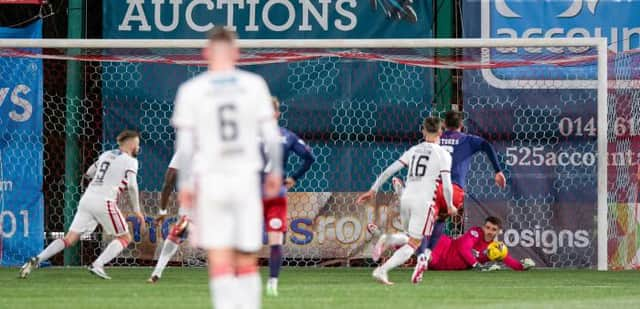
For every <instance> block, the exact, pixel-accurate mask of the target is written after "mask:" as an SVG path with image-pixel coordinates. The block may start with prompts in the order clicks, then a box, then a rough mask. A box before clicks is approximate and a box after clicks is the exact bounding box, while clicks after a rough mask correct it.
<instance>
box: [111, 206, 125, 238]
mask: <svg viewBox="0 0 640 309" xmlns="http://www.w3.org/2000/svg"><path fill="white" fill-rule="evenodd" d="M113 208H114V209H115V211H116V215H117V216H118V219H119V220H120V225H121V226H122V231H123V232H124V231H126V230H127V228H126V227H125V224H126V223H125V221H124V220H123V219H122V215H121V214H120V210H119V209H118V207H117V206H115V207H113Z"/></svg>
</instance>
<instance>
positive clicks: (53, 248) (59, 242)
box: [38, 239, 68, 262]
mask: <svg viewBox="0 0 640 309" xmlns="http://www.w3.org/2000/svg"><path fill="white" fill-rule="evenodd" d="M66 247H68V245H67V242H65V240H64V239H56V240H54V241H52V242H51V243H50V244H49V245H48V246H47V248H45V249H44V250H42V252H40V254H38V262H44V261H46V260H48V259H50V258H51V257H52V256H54V255H56V254H58V253H59V252H60V251H62V250H64V248H66Z"/></svg>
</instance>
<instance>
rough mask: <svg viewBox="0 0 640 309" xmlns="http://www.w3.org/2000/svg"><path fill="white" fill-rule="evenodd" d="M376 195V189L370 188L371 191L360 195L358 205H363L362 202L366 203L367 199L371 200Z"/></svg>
mask: <svg viewBox="0 0 640 309" xmlns="http://www.w3.org/2000/svg"><path fill="white" fill-rule="evenodd" d="M374 196H376V191H373V190H369V191H367V192H365V193H363V194H362V195H360V196H358V199H357V200H356V204H357V205H362V204H364V203H366V202H367V201H369V200H370V199H372V198H373V197H374Z"/></svg>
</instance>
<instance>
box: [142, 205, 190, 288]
mask: <svg viewBox="0 0 640 309" xmlns="http://www.w3.org/2000/svg"><path fill="white" fill-rule="evenodd" d="M188 233H189V218H188V217H187V216H180V219H179V220H178V222H176V224H174V225H173V226H172V227H171V232H169V236H167V239H165V241H164V244H163V245H162V251H161V252H160V257H159V258H158V263H157V264H156V267H155V268H154V269H153V273H151V277H149V279H148V280H147V282H149V283H156V282H157V281H158V280H160V278H161V277H162V272H163V271H164V269H165V268H166V267H167V264H168V263H169V260H171V257H173V255H174V254H176V252H178V248H179V247H180V244H181V243H182V240H183V239H185V238H186V237H187V235H188Z"/></svg>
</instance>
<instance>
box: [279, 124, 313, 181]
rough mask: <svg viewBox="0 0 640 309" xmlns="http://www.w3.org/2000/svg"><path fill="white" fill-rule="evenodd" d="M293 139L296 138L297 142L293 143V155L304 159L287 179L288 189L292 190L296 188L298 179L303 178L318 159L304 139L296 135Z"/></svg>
mask: <svg viewBox="0 0 640 309" xmlns="http://www.w3.org/2000/svg"><path fill="white" fill-rule="evenodd" d="M292 138H295V140H296V141H295V142H294V143H293V147H292V150H293V153H295V154H296V155H297V156H298V157H300V159H302V164H301V165H300V167H298V169H297V170H296V171H295V172H294V173H293V174H292V175H291V176H290V177H288V178H287V181H286V182H287V183H286V184H287V188H288V189H291V188H292V187H293V186H295V185H296V182H298V179H300V178H302V177H303V176H304V174H306V173H307V172H308V171H309V169H311V165H312V164H313V162H315V161H316V158H315V157H314V156H313V153H312V152H311V148H310V147H309V146H308V145H307V144H305V142H304V141H303V140H302V139H300V138H298V136H296V135H293V136H292Z"/></svg>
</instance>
